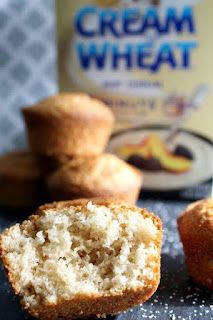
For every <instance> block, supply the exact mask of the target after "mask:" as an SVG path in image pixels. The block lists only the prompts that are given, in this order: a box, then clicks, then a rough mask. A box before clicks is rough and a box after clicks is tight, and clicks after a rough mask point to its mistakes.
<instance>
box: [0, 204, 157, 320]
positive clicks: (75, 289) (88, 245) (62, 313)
mask: <svg viewBox="0 0 213 320" xmlns="http://www.w3.org/2000/svg"><path fill="white" fill-rule="evenodd" d="M161 240H162V226H161V221H160V219H159V218H158V217H156V216H155V215H154V214H152V213H149V212H148V211H147V210H146V209H139V208H137V207H135V206H131V205H128V204H126V203H124V202H122V201H115V200H110V199H98V200H97V199H92V200H85V199H84V200H82V199H81V200H75V201H68V202H59V203H53V204H49V205H44V206H42V207H40V209H39V210H38V211H37V212H36V215H33V216H31V217H30V218H29V220H26V221H24V222H23V223H21V224H16V225H14V226H12V227H11V228H9V229H6V230H5V231H4V233H3V234H2V235H1V236H0V252H1V257H2V259H3V263H4V266H5V268H6V270H7V273H8V278H9V281H10V282H11V284H12V287H13V289H14V291H15V293H16V294H18V295H19V296H20V297H21V301H22V305H23V307H24V308H25V309H27V310H28V312H29V313H30V314H31V315H33V316H34V317H36V318H39V319H42V320H46V319H51V320H56V319H69V320H70V319H74V318H80V317H88V316H94V315H96V316H98V317H105V316H106V315H107V314H116V313H118V312H120V311H123V310H126V309H128V308H130V307H132V306H135V305H137V304H139V303H143V302H144V301H146V300H147V299H149V297H151V295H152V294H153V293H154V292H155V290H156V289H157V287H158V284H159V279H160V250H161Z"/></svg>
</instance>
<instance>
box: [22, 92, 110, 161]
mask: <svg viewBox="0 0 213 320" xmlns="http://www.w3.org/2000/svg"><path fill="white" fill-rule="evenodd" d="M23 115H24V119H25V122H26V126H27V131H28V138H29V144H30V147H31V149H32V150H33V151H34V152H36V153H39V154H45V155H48V156H57V155H69V156H93V155H98V154H100V153H102V152H103V150H104V149H105V147H106V145H107V142H108V139H109V136H110V134H111V131H112V126H113V121H114V119H113V114H112V112H111V111H110V109H109V108H107V107H106V106H105V104H104V103H103V102H101V101H99V100H96V99H93V98H91V97H89V96H88V95H87V94H84V93H60V94H58V95H56V96H52V97H49V98H47V99H44V100H42V101H40V102H39V103H38V104H36V105H33V106H31V107H27V108H24V109H23Z"/></svg>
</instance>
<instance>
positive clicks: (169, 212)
mask: <svg viewBox="0 0 213 320" xmlns="http://www.w3.org/2000/svg"><path fill="white" fill-rule="evenodd" d="M139 205H140V206H143V207H147V208H148V209H150V210H152V211H154V212H155V213H156V214H158V215H159V216H160V217H161V218H162V220H163V223H164V241H163V250H162V270H161V283H160V286H159V288H158V290H157V292H156V293H155V295H154V296H153V297H152V298H151V299H150V300H149V301H147V302H146V303H144V304H143V305H141V306H138V307H136V308H134V309H132V310H129V311H128V312H127V313H122V314H120V315H118V316H116V317H113V318H112V317H111V318H108V319H114V320H139V319H140V320H142V319H159V320H167V319H170V320H178V319H182V320H184V319H185V320H193V319H197V320H198V319H199V320H210V319H213V297H212V296H211V294H210V292H208V291H207V290H205V289H203V288H199V287H197V286H196V285H195V284H194V283H193V282H192V281H191V280H190V277H189V274H188V272H187V269H186V265H185V262H184V257H183V251H182V246H181V243H180V241H179V237H178V233H177V227H176V217H177V215H178V214H179V213H180V212H181V210H182V209H183V208H184V207H185V206H186V205H187V203H186V202H171V201H167V202H165V201H164V202H162V201H154V200H144V201H140V202H139ZM26 216H27V214H21V213H16V214H15V213H14V212H13V213H11V212H8V211H5V210H3V209H2V210H1V211H0V230H2V229H4V228H5V227H7V226H9V225H11V224H13V223H14V222H16V221H20V220H22V219H23V218H24V217H26ZM24 319H28V320H29V319H32V318H30V317H29V316H27V315H26V314H25V313H24V312H23V311H22V310H21V307H20V305H19V302H18V299H17V298H16V297H15V296H14V295H13V293H12V292H11V288H10V286H9V285H8V282H7V280H6V277H5V274H4V271H3V268H2V266H1V268H0V320H24Z"/></svg>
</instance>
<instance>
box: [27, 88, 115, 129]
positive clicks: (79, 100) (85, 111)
mask: <svg viewBox="0 0 213 320" xmlns="http://www.w3.org/2000/svg"><path fill="white" fill-rule="evenodd" d="M23 113H24V114H26V113H27V114H28V113H30V114H35V115H40V116H43V117H45V116H48V117H54V118H57V117H60V116H63V115H67V116H71V117H72V118H74V119H79V118H80V119H85V120H87V121H88V120H93V119H94V118H98V119H103V120H104V121H106V122H110V123H112V122H113V121H114V116H113V114H112V112H111V110H110V109H109V108H108V107H107V106H106V105H105V104H104V103H103V102H101V101H100V100H97V99H94V98H92V97H90V96H89V95H87V94H85V93H79V92H75V93H71V92H70V93H68V92H67V93H59V94H57V95H55V96H51V97H48V98H46V99H43V100H41V101H40V102H38V103H37V104H35V105H33V106H31V107H26V108H24V109H23Z"/></svg>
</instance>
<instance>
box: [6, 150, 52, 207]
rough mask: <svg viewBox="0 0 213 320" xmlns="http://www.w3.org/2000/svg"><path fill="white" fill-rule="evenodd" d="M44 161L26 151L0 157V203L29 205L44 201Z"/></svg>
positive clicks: (18, 205) (9, 205) (11, 205)
mask: <svg viewBox="0 0 213 320" xmlns="http://www.w3.org/2000/svg"><path fill="white" fill-rule="evenodd" d="M44 173H45V165H44V161H43V160H42V159H41V158H40V157H36V156H34V155H32V154H31V153H29V152H27V151H15V152H11V153H8V154H5V155H3V156H1V157H0V205H2V206H7V207H13V208H18V207H31V206H35V205H38V204H40V203H42V202H43V201H46V200H47V199H46V198H47V197H46V191H45V186H44V182H43V175H44Z"/></svg>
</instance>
